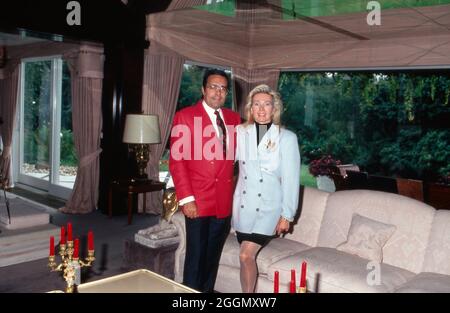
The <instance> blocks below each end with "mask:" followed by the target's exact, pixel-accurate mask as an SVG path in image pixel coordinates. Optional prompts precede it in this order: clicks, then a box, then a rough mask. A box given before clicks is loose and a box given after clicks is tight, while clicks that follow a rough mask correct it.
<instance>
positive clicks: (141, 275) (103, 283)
mask: <svg viewBox="0 0 450 313" xmlns="http://www.w3.org/2000/svg"><path fill="white" fill-rule="evenodd" d="M77 289H78V292H79V293H199V292H198V291H197V290H194V289H192V288H189V287H187V286H184V285H182V284H179V283H177V282H175V281H173V280H171V279H168V278H166V277H164V276H161V275H159V274H156V273H154V272H152V271H149V270H146V269H139V270H135V271H131V272H128V273H125V274H120V275H116V276H112V277H108V278H105V279H100V280H96V281H93V282H90V283H85V284H81V285H79V286H78V288H77Z"/></svg>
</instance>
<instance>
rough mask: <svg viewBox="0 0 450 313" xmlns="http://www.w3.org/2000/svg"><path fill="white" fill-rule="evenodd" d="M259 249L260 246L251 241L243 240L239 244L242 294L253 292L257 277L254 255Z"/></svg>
mask: <svg viewBox="0 0 450 313" xmlns="http://www.w3.org/2000/svg"><path fill="white" fill-rule="evenodd" d="M259 249H261V245H259V244H257V243H254V242H251V241H245V240H244V241H243V242H242V244H241V250H240V253H239V260H240V262H241V287H242V292H244V293H253V292H255V286H256V278H257V275H258V267H257V266H256V255H257V254H258V251H259Z"/></svg>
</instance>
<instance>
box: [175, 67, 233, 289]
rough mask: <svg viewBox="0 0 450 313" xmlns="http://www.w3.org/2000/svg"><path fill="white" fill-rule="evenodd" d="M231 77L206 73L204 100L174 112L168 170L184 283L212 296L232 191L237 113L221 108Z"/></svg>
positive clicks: (227, 227)
mask: <svg viewBox="0 0 450 313" xmlns="http://www.w3.org/2000/svg"><path fill="white" fill-rule="evenodd" d="M228 86H229V79H228V76H227V75H226V74H225V72H224V71H221V70H216V69H214V70H208V71H207V72H206V73H205V75H204V77H203V87H202V94H203V99H201V100H200V101H198V102H197V103H196V104H195V105H192V106H190V107H187V108H185V109H182V110H180V111H179V112H177V113H176V114H175V117H174V120H173V128H172V132H171V137H170V161H169V169H170V173H171V175H172V178H173V182H174V185H175V191H176V194H177V199H179V204H180V206H181V208H182V211H183V213H184V215H185V222H186V242H187V244H186V256H185V262H184V276H183V283H184V284H185V285H187V286H189V287H191V288H194V289H197V290H200V291H202V292H213V290H214V284H215V281H216V276H217V270H218V266H219V260H220V255H221V253H222V248H223V244H224V243H225V239H226V237H227V235H228V232H229V230H230V216H231V211H232V198H233V191H234V182H233V166H234V156H235V149H236V135H235V130H234V129H235V126H236V125H238V124H239V123H240V121H241V119H240V116H239V114H237V113H235V112H233V111H232V110H229V109H226V108H223V105H224V103H225V97H226V95H227V92H228Z"/></svg>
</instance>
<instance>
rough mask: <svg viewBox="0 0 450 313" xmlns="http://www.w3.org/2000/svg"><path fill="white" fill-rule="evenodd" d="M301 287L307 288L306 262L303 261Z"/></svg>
mask: <svg viewBox="0 0 450 313" xmlns="http://www.w3.org/2000/svg"><path fill="white" fill-rule="evenodd" d="M300 288H306V262H305V261H303V263H302V276H301V278H300Z"/></svg>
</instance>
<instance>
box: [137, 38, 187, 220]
mask: <svg viewBox="0 0 450 313" xmlns="http://www.w3.org/2000/svg"><path fill="white" fill-rule="evenodd" d="M155 51H156V47H155V49H152V46H150V49H149V51H148V52H146V53H145V60H144V83H143V91H142V93H143V95H142V110H143V112H144V114H154V115H158V116H159V127H160V131H161V143H160V144H158V145H151V147H150V161H149V164H148V166H147V173H148V175H149V177H150V178H151V179H154V180H159V160H160V159H161V157H162V155H163V153H164V150H165V148H166V144H167V141H168V139H169V136H170V130H171V126H172V120H173V117H174V115H175V111H176V108H177V100H178V95H179V93H180V85H181V75H182V73H183V65H184V61H185V60H184V58H182V57H181V56H179V55H176V54H160V53H157V52H155ZM142 204H143V203H142V201H141V200H140V201H139V210H140V211H142ZM161 205H162V192H161V193H159V192H152V193H150V196H149V197H147V203H146V211H147V213H153V214H160V213H161Z"/></svg>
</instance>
